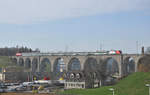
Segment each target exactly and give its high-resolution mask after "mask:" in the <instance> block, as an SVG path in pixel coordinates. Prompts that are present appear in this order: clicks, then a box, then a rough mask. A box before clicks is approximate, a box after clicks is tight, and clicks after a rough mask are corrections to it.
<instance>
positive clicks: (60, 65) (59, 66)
mask: <svg viewBox="0 0 150 95" xmlns="http://www.w3.org/2000/svg"><path fill="white" fill-rule="evenodd" d="M64 72H66V64H65V63H64V60H63V58H57V59H56V60H55V62H54V65H53V73H54V75H55V79H60V78H62V77H63V75H64Z"/></svg>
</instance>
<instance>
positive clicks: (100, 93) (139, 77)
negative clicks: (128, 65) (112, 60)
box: [63, 72, 150, 95]
mask: <svg viewBox="0 0 150 95" xmlns="http://www.w3.org/2000/svg"><path fill="white" fill-rule="evenodd" d="M146 83H150V72H147V73H144V72H136V73H134V74H132V75H129V76H128V77H126V78H124V79H122V80H121V81H120V82H119V83H117V84H116V85H114V86H105V87H101V88H96V89H84V90H81V89H72V90H67V91H64V92H63V93H64V94H73V95H75V94H77V95H112V92H111V91H109V88H114V89H115V95H148V87H145V84H146Z"/></svg>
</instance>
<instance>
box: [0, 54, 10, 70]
mask: <svg viewBox="0 0 150 95" xmlns="http://www.w3.org/2000/svg"><path fill="white" fill-rule="evenodd" d="M9 65H13V64H12V62H11V60H10V58H9V57H7V56H0V68H1V67H7V66H9Z"/></svg>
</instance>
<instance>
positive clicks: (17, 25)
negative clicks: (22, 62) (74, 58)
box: [0, 0, 150, 53]
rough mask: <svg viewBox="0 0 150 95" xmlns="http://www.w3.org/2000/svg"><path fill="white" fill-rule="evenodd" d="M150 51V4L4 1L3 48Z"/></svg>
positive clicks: (0, 5)
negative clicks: (141, 48) (144, 49)
mask: <svg viewBox="0 0 150 95" xmlns="http://www.w3.org/2000/svg"><path fill="white" fill-rule="evenodd" d="M136 41H138V47H139V51H140V47H141V46H145V47H148V46H150V0H0V47H5V46H9V47H12V46H16V45H19V46H28V47H31V48H33V49H35V48H39V49H40V50H41V51H43V52H48V51H49V52H51V51H54V52H57V51H65V50H67V51H96V50H100V47H102V49H105V50H111V49H121V50H123V52H128V53H136V52H137V50H136Z"/></svg>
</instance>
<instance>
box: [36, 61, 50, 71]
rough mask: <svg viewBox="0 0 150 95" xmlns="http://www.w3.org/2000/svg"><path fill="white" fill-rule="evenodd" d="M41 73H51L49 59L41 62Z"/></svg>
mask: <svg viewBox="0 0 150 95" xmlns="http://www.w3.org/2000/svg"><path fill="white" fill-rule="evenodd" d="M39 71H40V72H51V62H50V60H49V59H48V58H44V59H43V60H42V61H41V64H40V68H39Z"/></svg>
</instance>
